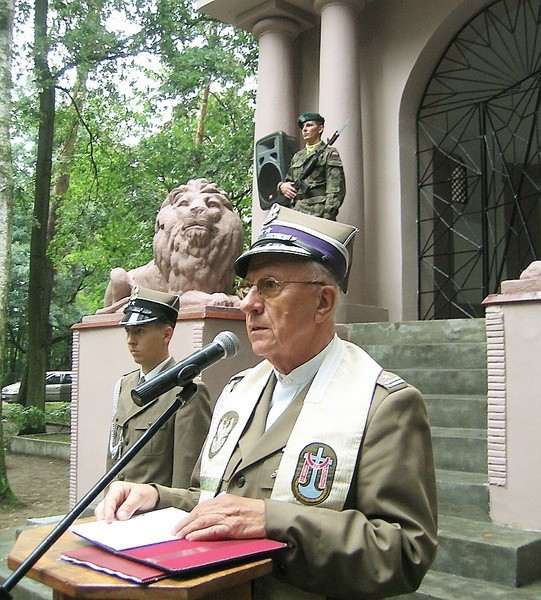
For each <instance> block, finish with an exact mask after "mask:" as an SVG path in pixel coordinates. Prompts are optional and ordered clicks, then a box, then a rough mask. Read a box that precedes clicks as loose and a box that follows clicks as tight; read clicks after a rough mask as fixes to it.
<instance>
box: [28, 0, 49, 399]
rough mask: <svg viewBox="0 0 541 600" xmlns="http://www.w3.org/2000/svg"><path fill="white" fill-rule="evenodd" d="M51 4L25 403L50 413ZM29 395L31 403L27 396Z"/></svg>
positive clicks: (42, 9)
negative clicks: (47, 380) (47, 402)
mask: <svg viewBox="0 0 541 600" xmlns="http://www.w3.org/2000/svg"><path fill="white" fill-rule="evenodd" d="M47 10H48V3H47V0H36V4H35V14H36V16H35V33H34V66H35V74H36V83H37V86H38V89H39V90H40V92H39V133H38V154H37V161H36V187H35V195H34V218H33V223H32V235H31V239H30V273H29V277H28V279H29V281H28V350H27V361H28V362H27V388H26V390H24V387H23V386H21V388H22V390H21V395H22V396H23V398H21V400H23V402H24V401H26V402H25V403H26V405H28V406H36V407H37V408H40V409H41V410H45V373H46V370H47V363H48V357H49V345H50V344H49V341H50V337H51V336H50V331H49V308H50V305H51V293H52V284H53V270H52V265H51V261H50V260H49V258H48V257H47V247H48V235H47V232H48V220H49V205H50V199H51V169H52V155H53V138H54V120H55V88H54V81H53V78H52V77H51V74H50V71H49V67H48V63H47V50H48V37H47ZM25 391H26V397H25V395H24V392H25Z"/></svg>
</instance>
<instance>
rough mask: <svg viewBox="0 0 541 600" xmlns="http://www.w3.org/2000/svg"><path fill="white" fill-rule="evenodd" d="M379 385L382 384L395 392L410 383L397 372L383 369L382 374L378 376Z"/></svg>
mask: <svg viewBox="0 0 541 600" xmlns="http://www.w3.org/2000/svg"><path fill="white" fill-rule="evenodd" d="M377 383H378V385H381V386H382V387H384V388H385V389H387V390H389V391H391V392H394V391H396V390H400V389H402V388H405V387H407V386H408V384H407V383H406V382H405V381H404V380H403V379H402V377H399V376H398V375H396V374H395V373H391V372H390V371H382V372H381V375H380V376H379V377H378V381H377Z"/></svg>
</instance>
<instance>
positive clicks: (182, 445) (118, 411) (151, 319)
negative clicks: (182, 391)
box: [107, 286, 211, 487]
mask: <svg viewBox="0 0 541 600" xmlns="http://www.w3.org/2000/svg"><path fill="white" fill-rule="evenodd" d="M178 306H179V298H178V296H176V295H173V294H166V293H163V292H158V291H155V290H149V289H145V288H142V287H137V286H136V287H134V288H133V291H132V294H131V297H130V300H129V302H128V304H127V306H126V308H125V309H124V317H123V318H122V319H121V321H120V323H119V325H121V326H122V327H124V328H125V329H126V340H127V343H128V350H129V351H130V353H131V355H132V357H133V360H134V361H135V363H137V364H138V365H139V368H138V369H136V370H135V371H132V372H131V373H128V374H127V375H124V376H123V377H121V378H120V379H119V381H118V382H117V384H116V386H115V391H114V399H113V421H112V425H111V435H110V440H109V451H108V453H107V469H108V470H109V469H110V468H111V467H112V466H113V464H114V463H115V462H116V461H117V460H119V458H120V457H121V456H122V454H123V453H124V452H127V451H128V450H129V449H130V448H131V447H132V446H133V445H134V444H135V442H136V441H137V440H138V439H139V438H140V437H141V436H142V435H143V434H144V433H145V431H146V430H147V429H148V428H149V427H150V425H151V424H152V423H153V422H154V421H155V420H156V419H157V418H158V417H159V416H160V415H161V414H162V413H163V412H164V411H165V409H166V408H168V407H169V406H170V405H171V404H172V403H173V400H174V399H175V395H176V394H177V392H178V391H179V389H178V388H176V389H173V390H170V391H169V392H166V393H165V394H162V395H161V396H159V397H158V398H155V399H154V400H152V401H151V402H149V403H148V404H146V405H145V406H137V404H135V402H134V401H133V400H132V397H131V391H132V390H133V389H134V388H135V387H137V385H139V384H140V383H143V381H149V380H150V379H152V378H154V377H156V376H157V375H159V374H160V373H161V372H162V371H164V370H165V369H168V368H169V367H172V366H173V365H174V364H175V359H174V358H173V357H171V356H170V355H169V343H170V341H171V338H172V337H173V332H174V328H175V324H176V322H177V316H178ZM210 416H211V406H210V399H209V393H208V390H207V387H206V386H205V384H204V383H203V382H202V381H201V380H199V381H198V382H197V392H196V396H195V397H194V398H192V400H191V401H190V402H189V403H188V404H187V405H186V406H185V407H183V408H182V410H180V411H178V412H177V413H176V414H175V415H174V416H173V417H172V418H171V419H169V421H168V422H167V423H166V424H165V426H164V427H163V428H162V429H160V431H158V433H156V435H154V436H153V438H152V439H151V440H150V441H149V442H148V443H147V444H146V445H145V446H144V447H143V448H142V449H141V451H140V452H139V453H138V454H137V455H136V456H135V457H134V458H132V460H131V461H130V462H129V463H128V464H127V465H126V467H125V468H124V470H122V471H121V472H120V473H119V474H118V476H117V478H118V479H120V480H124V479H126V480H129V481H138V482H141V483H144V482H147V481H152V482H154V483H161V484H162V485H168V486H174V487H187V486H188V485H190V478H191V475H192V471H193V468H194V465H195V463H196V461H197V457H198V456H199V453H200V452H201V448H202V446H203V442H204V441H205V437H206V435H207V432H208V428H209V424H210Z"/></svg>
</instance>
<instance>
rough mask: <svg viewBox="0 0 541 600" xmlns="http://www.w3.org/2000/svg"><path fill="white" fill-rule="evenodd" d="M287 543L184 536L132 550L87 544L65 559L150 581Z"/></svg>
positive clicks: (262, 552) (259, 553)
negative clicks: (196, 539) (190, 539)
mask: <svg viewBox="0 0 541 600" xmlns="http://www.w3.org/2000/svg"><path fill="white" fill-rule="evenodd" d="M285 546H286V544H284V543H283V542H276V541H274V540H269V539H266V538H265V539H247V540H221V541H212V542H192V541H189V540H185V539H182V540H173V541H168V542H160V543H158V544H151V545H149V546H141V547H139V548H131V549H129V550H111V549H108V548H103V549H102V548H100V547H97V546H84V547H82V548H77V549H75V550H72V551H69V552H65V553H64V554H63V555H62V559H64V560H68V561H70V562H75V563H77V564H82V565H84V566H87V567H90V568H93V569H96V570H98V571H103V572H106V573H108V574H110V575H116V576H118V577H123V578H125V579H129V580H131V581H135V582H136V583H150V582H152V581H157V580H158V579H163V578H164V577H169V576H171V575H179V574H183V573H189V572H191V571H194V570H197V569H206V568H211V567H215V566H220V565H224V564H227V563H231V562H235V561H240V560H245V559H248V558H260V557H262V556H268V555H269V554H271V553H273V552H275V551H277V550H280V549H282V548H285Z"/></svg>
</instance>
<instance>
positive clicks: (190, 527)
mask: <svg viewBox="0 0 541 600" xmlns="http://www.w3.org/2000/svg"><path fill="white" fill-rule="evenodd" d="M172 534H173V535H177V536H178V537H179V538H186V539H187V540H194V541H196V540H227V539H242V538H263V537H265V502H264V501H263V500H256V499H254V498H241V497H239V496H233V495H231V494H223V495H220V496H217V497H216V498H212V499H211V500H206V501H205V502H201V504H198V505H197V506H196V507H195V508H194V509H193V510H192V512H191V513H190V514H189V515H188V516H187V517H186V518H185V519H183V520H182V521H181V522H180V523H178V525H176V527H175V528H174V529H173V531H172Z"/></svg>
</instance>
